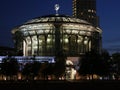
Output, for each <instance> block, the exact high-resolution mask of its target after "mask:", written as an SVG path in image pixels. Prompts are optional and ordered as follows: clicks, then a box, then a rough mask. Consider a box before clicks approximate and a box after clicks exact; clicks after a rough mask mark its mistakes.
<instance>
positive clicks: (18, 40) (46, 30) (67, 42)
mask: <svg viewBox="0 0 120 90" xmlns="http://www.w3.org/2000/svg"><path fill="white" fill-rule="evenodd" d="M12 33H13V36H14V40H15V45H16V48H17V50H23V54H24V56H31V55H37V56H54V55H55V54H56V53H58V52H59V51H61V50H64V51H65V52H66V54H67V55H68V56H78V55H81V54H84V53H85V52H88V51H90V50H91V49H96V50H97V51H99V50H100V48H101V46H100V45H101V30H100V29H99V28H95V27H93V26H92V25H91V24H89V23H87V22H85V21H83V20H80V19H76V18H70V17H68V16H67V17H66V16H65V17H63V16H62V17H60V16H58V17H57V16H55V17H42V18H38V19H33V20H30V21H29V22H26V23H25V24H23V25H21V26H19V27H17V28H14V29H13V30H12Z"/></svg>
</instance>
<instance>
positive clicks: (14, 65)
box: [1, 56, 19, 80]
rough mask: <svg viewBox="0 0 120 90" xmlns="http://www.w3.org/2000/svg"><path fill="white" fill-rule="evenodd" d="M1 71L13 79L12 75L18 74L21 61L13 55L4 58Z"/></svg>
mask: <svg viewBox="0 0 120 90" xmlns="http://www.w3.org/2000/svg"><path fill="white" fill-rule="evenodd" d="M1 71H2V73H3V74H4V75H5V76H6V78H7V79H8V77H10V80H11V79H13V78H12V77H13V76H14V75H17V74H18V71H19V63H18V61H17V59H16V58H14V57H12V56H8V57H6V58H3V60H2V65H1Z"/></svg>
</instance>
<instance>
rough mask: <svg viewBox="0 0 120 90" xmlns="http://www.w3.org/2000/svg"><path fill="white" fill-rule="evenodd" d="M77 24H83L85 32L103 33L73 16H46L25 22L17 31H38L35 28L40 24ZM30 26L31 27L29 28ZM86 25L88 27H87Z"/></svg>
mask: <svg viewBox="0 0 120 90" xmlns="http://www.w3.org/2000/svg"><path fill="white" fill-rule="evenodd" d="M56 22H57V23H61V22H62V23H76V24H81V26H80V28H81V29H83V30H89V31H94V30H97V31H98V32H100V33H101V32H102V30H101V29H99V28H97V29H96V28H95V27H93V26H92V25H91V24H90V23H88V22H87V21H85V20H82V19H78V18H75V17H72V16H68V15H46V16H41V17H37V18H33V19H31V20H29V21H27V22H25V23H24V24H23V25H21V26H20V27H19V26H18V27H16V28H15V31H16V29H18V28H21V30H23V31H24V30H25V29H26V30H28V29H30V28H31V29H32V28H36V29H38V28H39V26H38V27H36V26H35V24H36V25H37V24H39V23H56ZM29 25H31V26H30V27H29ZM85 25H86V26H85ZM12 33H14V30H13V31H12Z"/></svg>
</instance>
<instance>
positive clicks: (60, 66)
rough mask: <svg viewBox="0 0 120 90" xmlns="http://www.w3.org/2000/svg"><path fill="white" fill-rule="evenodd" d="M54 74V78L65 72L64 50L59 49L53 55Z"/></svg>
mask: <svg viewBox="0 0 120 90" xmlns="http://www.w3.org/2000/svg"><path fill="white" fill-rule="evenodd" d="M55 60H56V62H55V66H54V75H55V77H56V79H59V77H62V76H63V75H64V74H65V69H66V54H65V51H64V50H61V51H59V52H58V53H57V54H56V57H55Z"/></svg>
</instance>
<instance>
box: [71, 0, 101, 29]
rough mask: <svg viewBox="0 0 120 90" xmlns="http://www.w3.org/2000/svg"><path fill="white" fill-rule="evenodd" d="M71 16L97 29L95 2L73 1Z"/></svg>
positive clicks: (90, 0)
mask: <svg viewBox="0 0 120 90" xmlns="http://www.w3.org/2000/svg"><path fill="white" fill-rule="evenodd" d="M72 8H73V16H74V17H77V18H81V19H83V20H86V21H88V22H90V23H91V24H92V25H94V26H98V27H99V20H98V16H97V15H96V0H73V7H72Z"/></svg>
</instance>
